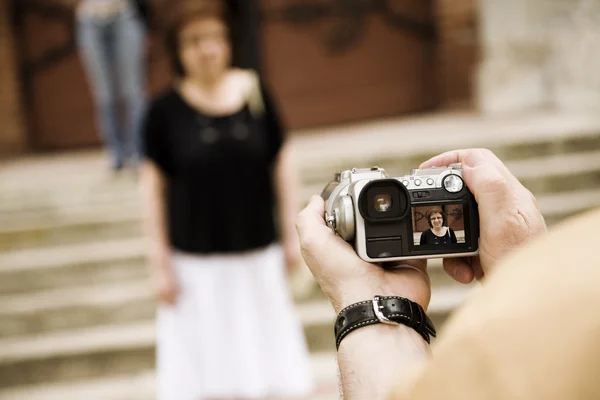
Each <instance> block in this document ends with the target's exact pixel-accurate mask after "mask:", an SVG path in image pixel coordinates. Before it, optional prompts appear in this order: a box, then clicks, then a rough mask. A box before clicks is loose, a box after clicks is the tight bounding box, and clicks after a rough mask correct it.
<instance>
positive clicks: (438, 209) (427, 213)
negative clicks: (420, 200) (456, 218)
mask: <svg viewBox="0 0 600 400" xmlns="http://www.w3.org/2000/svg"><path fill="white" fill-rule="evenodd" d="M433 214H440V215H441V216H442V226H446V213H445V212H443V211H442V209H441V208H432V209H431V210H429V211H427V212H426V213H425V217H426V218H427V223H428V224H429V227H430V228H433V224H432V223H431V216H432V215H433Z"/></svg>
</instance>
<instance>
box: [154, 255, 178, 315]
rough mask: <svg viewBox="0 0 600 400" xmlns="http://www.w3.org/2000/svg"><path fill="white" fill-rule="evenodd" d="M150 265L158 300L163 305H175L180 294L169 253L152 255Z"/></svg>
mask: <svg viewBox="0 0 600 400" xmlns="http://www.w3.org/2000/svg"><path fill="white" fill-rule="evenodd" d="M150 263H151V268H152V280H153V284H154V293H155V296H156V299H157V300H158V301H159V302H161V303H165V304H168V305H171V306H173V305H175V303H176V302H177V296H178V294H179V286H178V284H177V279H176V277H175V273H174V272H173V268H172V267H171V265H170V264H171V263H170V257H169V254H168V252H158V253H157V254H154V255H152V257H151V260H150Z"/></svg>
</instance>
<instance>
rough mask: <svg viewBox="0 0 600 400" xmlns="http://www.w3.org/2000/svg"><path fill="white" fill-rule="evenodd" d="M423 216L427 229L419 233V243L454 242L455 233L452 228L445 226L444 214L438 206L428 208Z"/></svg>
mask: <svg viewBox="0 0 600 400" xmlns="http://www.w3.org/2000/svg"><path fill="white" fill-rule="evenodd" d="M425 217H426V218H427V223H428V224H429V229H428V230H426V231H425V232H423V233H422V234H421V240H420V244H421V245H427V244H452V243H456V242H457V241H456V235H455V234H454V231H453V230H452V228H450V227H448V226H447V223H446V222H447V221H446V214H444V212H443V211H442V210H440V209H439V208H433V209H431V210H429V211H428V212H427V213H426V215H425Z"/></svg>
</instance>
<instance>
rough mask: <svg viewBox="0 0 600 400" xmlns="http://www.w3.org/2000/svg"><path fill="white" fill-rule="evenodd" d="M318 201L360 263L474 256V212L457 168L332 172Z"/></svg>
mask: <svg viewBox="0 0 600 400" xmlns="http://www.w3.org/2000/svg"><path fill="white" fill-rule="evenodd" d="M321 196H322V197H323V199H325V218H326V222H327V224H328V225H329V226H330V227H331V228H332V229H333V230H334V231H335V232H336V233H337V234H338V235H340V236H341V237H342V238H343V239H344V240H346V241H347V242H350V243H353V244H354V248H355V250H356V253H357V254H358V256H359V257H360V258H362V259H363V260H365V261H369V262H389V261H399V260H405V259H416V258H445V257H464V256H473V255H476V254H478V248H479V213H478V211H477V203H476V201H475V198H474V196H473V194H472V193H471V192H470V191H469V189H468V188H467V186H466V184H465V182H464V180H463V179H462V169H461V165H460V164H452V165H449V166H448V167H432V168H425V169H413V170H412V171H411V173H410V174H409V175H406V176H400V177H388V175H387V174H386V173H385V171H384V170H383V169H382V168H379V167H373V168H353V169H351V170H346V171H343V172H340V173H337V174H336V175H335V178H334V179H333V181H331V182H330V183H329V184H328V185H327V186H326V187H325V189H324V190H323V193H322V194H321Z"/></svg>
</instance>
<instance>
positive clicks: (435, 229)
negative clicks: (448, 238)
mask: <svg viewBox="0 0 600 400" xmlns="http://www.w3.org/2000/svg"><path fill="white" fill-rule="evenodd" d="M444 230H445V227H444V226H441V227H439V228H433V233H435V234H438V233H439V234H442V233H445V232H444ZM438 236H439V235H438Z"/></svg>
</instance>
